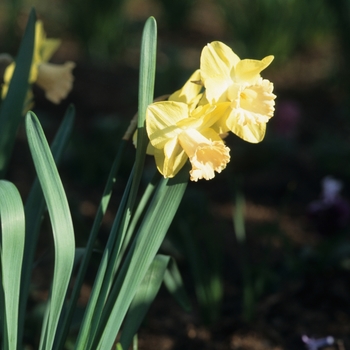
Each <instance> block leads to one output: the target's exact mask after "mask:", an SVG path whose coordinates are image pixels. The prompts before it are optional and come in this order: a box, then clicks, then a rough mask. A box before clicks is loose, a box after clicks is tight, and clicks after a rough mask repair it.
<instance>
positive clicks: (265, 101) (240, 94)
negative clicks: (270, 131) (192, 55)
mask: <svg viewBox="0 0 350 350" xmlns="http://www.w3.org/2000/svg"><path fill="white" fill-rule="evenodd" d="M272 60H273V56H267V57H265V58H264V59H262V60H260V61H259V60H252V59H244V60H241V59H240V58H239V57H238V56H237V55H236V54H235V53H234V52H233V51H232V50H231V49H230V48H229V47H228V46H226V45H225V44H223V43H221V42H219V41H214V42H212V43H210V44H208V45H207V46H205V47H204V49H203V51H202V54H201V60H200V76H201V81H202V82H203V85H204V87H205V96H204V98H203V100H202V101H201V104H204V103H210V104H223V105H226V106H227V108H226V112H225V114H224V115H223V117H222V118H221V119H220V120H219V122H218V123H217V125H216V128H217V129H218V130H220V132H225V131H228V130H231V131H232V132H233V133H235V134H236V135H238V136H239V137H241V138H242V139H244V140H246V141H248V142H253V143H256V142H260V141H261V140H262V139H263V138H264V135H265V130H266V123H267V122H268V120H269V119H270V118H271V117H272V116H273V113H274V104H275V103H274V99H275V98H276V96H275V95H274V94H273V93H272V91H273V84H272V83H271V82H270V81H269V80H267V79H263V78H262V77H261V76H260V72H261V71H262V70H263V69H265V68H266V67H267V66H268V65H269V64H270V63H271V62H272Z"/></svg>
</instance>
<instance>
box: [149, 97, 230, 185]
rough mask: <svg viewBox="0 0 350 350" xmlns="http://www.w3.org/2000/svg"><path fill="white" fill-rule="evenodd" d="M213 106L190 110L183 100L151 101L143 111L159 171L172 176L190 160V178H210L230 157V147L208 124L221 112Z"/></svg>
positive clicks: (195, 179) (223, 167)
mask: <svg viewBox="0 0 350 350" xmlns="http://www.w3.org/2000/svg"><path fill="white" fill-rule="evenodd" d="M219 109H220V108H217V107H216V106H210V105H206V106H203V107H202V106H200V107H198V108H196V109H194V110H192V111H191V109H190V106H189V105H188V104H186V103H183V102H176V101H164V102H156V103H153V104H151V105H150V106H149V107H148V109H147V112H146V129H147V133H148V137H149V140H150V143H151V145H152V146H153V147H154V157H155V161H156V165H157V168H158V170H159V171H160V173H162V174H163V176H164V177H173V176H175V175H176V174H177V173H178V171H179V170H180V169H181V168H182V167H183V166H184V164H185V163H186V161H187V159H189V160H190V162H191V165H192V169H191V171H190V176H191V177H190V179H191V180H192V181H198V180H199V179H206V180H209V179H212V178H213V177H214V176H215V173H214V172H215V171H216V172H218V173H220V172H221V171H222V170H223V169H225V167H226V164H227V163H228V162H229V161H230V155H229V152H230V150H229V148H228V147H226V146H225V144H224V142H223V141H222V139H221V137H220V136H219V135H218V134H217V133H216V132H215V131H214V130H213V129H211V128H210V126H211V125H212V124H213V123H215V122H216V121H217V120H218V119H219V118H220V116H221V111H220V110H219Z"/></svg>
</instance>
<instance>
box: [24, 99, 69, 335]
mask: <svg viewBox="0 0 350 350" xmlns="http://www.w3.org/2000/svg"><path fill="white" fill-rule="evenodd" d="M74 117H75V109H74V107H73V106H72V105H71V106H69V107H68V109H67V111H66V114H65V116H64V119H63V121H62V123H61V125H60V128H59V129H58V131H57V133H56V135H55V138H54V140H53V142H52V144H51V152H52V155H53V158H54V159H55V162H56V164H58V163H59V162H60V159H61V157H62V154H63V151H64V149H65V147H66V145H67V143H68V140H69V138H70V135H71V133H72V129H73V122H74ZM45 208H46V206H45V199H44V196H43V192H42V190H41V187H40V183H39V181H38V179H36V180H35V181H34V183H33V185H32V188H31V190H30V193H29V195H28V198H27V201H26V204H25V216H26V242H25V246H24V255H23V268H22V280H21V297H20V309H19V336H18V339H19V341H20V340H21V339H22V337H23V330H24V329H23V327H24V322H25V313H26V306H27V299H28V294H29V287H30V281H31V276H32V269H33V260H34V254H35V249H36V247H37V242H38V236H39V231H40V226H41V222H42V218H43V213H44V210H45Z"/></svg>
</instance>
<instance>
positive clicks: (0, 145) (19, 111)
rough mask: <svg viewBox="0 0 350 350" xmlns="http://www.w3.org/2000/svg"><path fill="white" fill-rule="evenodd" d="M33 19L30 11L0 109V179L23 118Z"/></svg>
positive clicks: (33, 13) (30, 55) (30, 60)
mask: <svg viewBox="0 0 350 350" xmlns="http://www.w3.org/2000/svg"><path fill="white" fill-rule="evenodd" d="M35 17H36V16H35V12H34V10H32V11H31V13H30V16H29V20H28V24H27V28H26V31H25V34H24V37H23V40H22V43H21V46H20V48H19V52H18V56H17V59H16V68H15V71H14V73H13V76H12V79H11V82H10V86H9V90H8V92H7V95H6V98H5V100H4V101H3V102H2V104H1V108H0V178H2V177H3V176H4V174H5V171H6V167H7V163H8V161H9V158H10V155H11V153H12V148H13V144H14V142H15V137H16V133H17V129H18V126H19V124H20V122H21V121H22V117H23V105H24V100H25V98H26V95H27V91H28V87H29V82H28V80H29V78H28V77H29V72H30V67H31V65H32V59H33V48H34V34H35V33H34V32H35Z"/></svg>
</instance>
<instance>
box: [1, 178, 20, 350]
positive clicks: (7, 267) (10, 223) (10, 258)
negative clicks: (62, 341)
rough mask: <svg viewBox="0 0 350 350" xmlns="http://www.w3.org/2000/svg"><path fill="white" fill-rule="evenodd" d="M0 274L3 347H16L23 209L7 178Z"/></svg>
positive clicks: (3, 187) (3, 185)
mask: <svg viewBox="0 0 350 350" xmlns="http://www.w3.org/2000/svg"><path fill="white" fill-rule="evenodd" d="M0 217H1V274H2V286H3V292H4V309H5V314H4V315H2V317H3V316H4V317H5V320H4V321H3V323H4V327H5V330H4V334H3V342H4V344H3V349H5V350H16V349H17V336H18V334H17V332H18V328H17V326H18V304H19V293H20V281H21V269H22V258H23V250H24V239H25V224H24V209H23V204H22V200H21V197H20V194H19V192H18V190H17V188H16V187H15V185H13V184H12V183H11V182H8V181H4V180H1V181H0Z"/></svg>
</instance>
